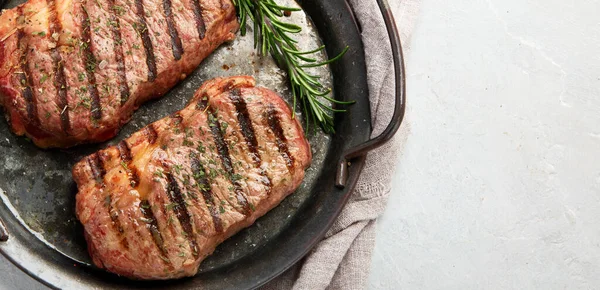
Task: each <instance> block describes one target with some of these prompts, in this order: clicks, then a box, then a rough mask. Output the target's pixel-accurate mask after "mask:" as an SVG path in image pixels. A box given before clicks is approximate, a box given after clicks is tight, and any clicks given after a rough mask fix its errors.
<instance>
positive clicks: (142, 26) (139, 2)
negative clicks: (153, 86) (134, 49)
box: [135, 0, 157, 82]
mask: <svg viewBox="0 0 600 290" xmlns="http://www.w3.org/2000/svg"><path fill="white" fill-rule="evenodd" d="M135 13H136V14H137V16H138V23H136V25H135V29H136V30H137V33H138V34H139V35H140V37H141V39H142V45H143V46H144V51H145V52H146V65H147V66H148V81H150V82H153V81H154V80H156V74H157V72H156V57H155V55H154V48H153V46H152V41H151V40H150V35H149V34H148V24H147V23H146V16H145V13H144V0H135Z"/></svg>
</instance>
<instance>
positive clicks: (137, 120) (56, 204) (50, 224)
mask: <svg viewBox="0 0 600 290" xmlns="http://www.w3.org/2000/svg"><path fill="white" fill-rule="evenodd" d="M23 2H24V1H22V0H15V1H8V3H7V4H6V5H5V6H4V7H5V8H11V7H14V6H16V5H18V4H20V3H23ZM278 2H279V3H282V4H286V5H292V6H297V3H296V2H294V1H293V0H281V1H278ZM286 20H289V21H292V22H293V23H295V24H298V25H300V26H301V27H302V28H303V31H302V33H301V34H300V35H298V36H297V38H298V40H299V47H300V48H302V49H305V50H308V49H313V48H316V47H318V46H319V45H321V40H320V39H319V37H318V32H317V31H316V29H315V27H314V25H313V24H312V23H311V21H310V20H309V19H308V18H307V16H306V15H305V14H304V12H294V13H293V14H292V16H291V17H289V18H287V19H286ZM249 28H250V29H249V31H248V34H247V35H246V36H244V37H242V36H240V35H239V34H238V38H237V39H236V40H234V41H233V42H231V43H228V44H225V45H223V46H221V47H220V48H219V49H218V50H217V51H215V52H214V53H213V54H212V55H211V56H210V57H209V58H207V59H206V60H205V61H204V62H203V63H202V64H201V65H200V67H199V68H198V69H197V70H196V71H195V72H194V73H193V74H191V75H190V76H188V77H187V79H185V80H184V81H182V82H181V83H179V84H178V85H177V86H176V87H175V88H173V89H172V90H171V91H170V92H169V93H167V94H166V95H165V96H163V97H162V98H160V99H158V100H155V101H151V102H149V103H146V104H144V105H142V107H141V108H140V109H139V110H138V111H137V112H135V114H134V116H133V118H132V120H131V122H129V123H128V124H127V125H125V126H124V127H123V129H122V131H121V132H120V134H119V135H118V136H117V137H115V138H114V139H113V140H111V141H109V142H106V143H104V144H96V145H83V146H78V147H75V148H73V149H66V150H59V149H53V150H41V149H39V148H37V147H35V146H34V145H33V144H32V143H31V142H30V141H28V140H26V138H23V137H17V136H15V135H14V134H12V133H11V132H10V130H9V128H8V124H7V123H6V121H4V120H3V121H1V122H0V153H1V155H2V158H0V198H1V200H2V202H3V203H5V204H6V205H7V207H8V208H9V209H10V210H11V212H12V214H13V215H14V216H15V217H16V218H17V219H18V220H19V222H20V223H21V225H22V226H24V227H25V228H26V229H27V230H29V231H30V232H31V233H32V234H34V236H35V237H37V238H38V239H40V240H41V241H42V242H43V243H45V244H46V245H47V246H49V247H51V248H53V249H54V250H56V251H57V252H59V253H61V254H63V255H65V256H66V257H68V258H70V259H72V260H74V261H77V262H79V263H81V264H84V265H90V264H91V259H90V258H89V255H88V253H87V248H86V243H85V240H84V238H83V228H82V226H81V225H80V223H79V221H78V220H77V219H76V217H75V194H76V193H77V188H76V185H75V183H74V182H73V180H72V177H71V171H70V170H71V168H72V166H73V165H74V164H75V163H76V162H77V161H78V160H80V159H81V158H82V157H84V156H86V155H88V154H90V153H93V152H95V151H97V150H99V149H101V148H104V147H106V146H109V145H113V144H116V143H117V142H118V141H120V140H123V139H124V138H126V137H127V136H129V135H130V134H132V133H133V132H135V131H138V130H139V129H141V128H142V127H144V126H146V125H147V124H149V123H151V122H153V121H156V120H159V119H161V118H163V117H165V116H168V115H169V114H171V113H173V112H175V111H177V110H180V109H182V108H183V107H184V106H185V104H186V103H187V101H188V100H189V99H190V98H191V96H192V95H193V93H194V92H195V90H196V89H197V88H199V87H200V85H201V84H202V83H203V82H204V81H206V80H209V79H211V78H214V77H218V76H233V75H251V76H254V77H255V78H256V80H257V83H258V85H259V86H263V87H266V88H269V89H272V90H274V91H276V92H277V93H279V94H280V95H281V96H282V97H283V98H284V99H285V100H286V101H288V103H290V104H291V103H292V102H291V92H290V88H289V84H288V81H287V77H286V74H285V73H284V72H283V71H282V70H281V69H280V68H279V67H277V65H276V64H275V63H274V62H273V60H272V58H271V57H269V56H267V57H260V56H259V55H257V53H256V52H255V49H254V46H253V45H254V40H253V37H252V29H251V27H249ZM325 57H326V56H325V54H318V55H317V59H318V60H323V59H325ZM309 72H310V73H312V74H315V75H318V76H320V77H321V80H322V82H323V84H324V85H325V86H326V87H331V83H332V79H331V71H330V69H329V67H320V68H315V69H310V70H309ZM298 117H299V118H302V114H301V113H300V112H298ZM308 137H309V141H310V143H311V146H312V152H313V156H314V157H313V158H314V159H313V164H312V166H311V167H310V168H309V169H308V170H307V173H306V178H305V180H304V183H303V184H302V185H301V186H300V188H298V190H297V191H296V192H295V193H294V194H292V195H291V196H290V197H288V198H287V199H286V200H284V201H283V202H282V204H281V205H280V206H278V207H277V208H275V209H274V210H272V211H271V212H269V213H268V214H267V215H266V216H264V217H263V218H261V219H259V220H258V221H257V222H256V223H255V224H254V225H253V226H252V227H250V228H248V229H246V230H243V231H242V232H240V233H239V234H237V235H235V236H234V237H232V238H231V239H229V240H227V241H226V242H224V243H223V244H221V245H220V246H219V247H218V248H217V250H216V251H215V253H214V254H213V255H212V256H210V257H209V258H207V259H206V260H205V261H204V262H203V263H202V265H201V269H200V272H210V271H212V270H215V269H219V268H222V267H224V266H227V265H230V264H232V263H234V262H235V261H237V260H239V259H242V258H244V257H245V256H248V255H250V254H252V253H253V252H254V251H255V250H256V249H259V248H260V247H261V246H262V245H265V244H267V243H268V241H269V240H271V239H273V238H274V237H275V236H276V235H277V234H279V233H280V232H281V231H282V230H283V229H285V228H286V227H287V225H288V224H289V223H290V221H291V220H292V218H293V217H294V215H295V214H296V213H297V211H298V210H299V208H301V206H302V205H303V204H304V203H305V202H307V201H308V199H309V198H310V197H311V189H312V188H313V187H314V185H315V183H316V179H317V177H318V176H320V174H321V171H322V168H323V161H324V160H325V158H326V156H327V155H328V152H329V149H330V145H331V140H330V137H329V136H327V135H325V134H323V133H321V132H320V130H310V132H309V134H308Z"/></svg>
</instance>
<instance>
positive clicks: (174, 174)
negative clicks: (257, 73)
mask: <svg viewBox="0 0 600 290" xmlns="http://www.w3.org/2000/svg"><path fill="white" fill-rule="evenodd" d="M310 161H311V151H310V147H309V144H308V141H307V140H306V138H305V137H304V133H303V130H302V127H301V126H300V124H299V122H298V120H297V119H295V118H293V117H292V112H291V110H290V108H289V107H288V106H287V104H286V103H285V102H284V101H283V100H282V99H281V98H280V97H279V96H277V95H276V94H275V93H274V92H272V91H270V90H267V89H264V88H257V87H254V79H253V78H251V77H246V76H241V77H232V78H217V79H214V80H211V81H208V82H206V83H205V84H204V85H202V87H201V88H200V89H199V90H198V91H197V92H196V94H195V96H194V97H193V98H192V100H191V101H190V103H189V104H188V105H187V107H186V108H185V109H183V110H181V111H179V112H177V113H174V114H173V115H171V116H170V117H167V118H164V119H162V120H159V121H157V122H155V123H152V124H150V125H148V126H147V127H146V128H144V129H142V130H141V131H139V132H137V133H135V134H133V135H132V136H131V137H129V138H128V139H126V140H124V141H122V142H121V143H119V144H118V145H117V146H112V147H108V148H107V149H104V150H101V151H99V152H97V153H95V154H92V155H90V156H88V157H85V158H83V159H82V160H81V161H80V162H79V163H77V164H76V165H75V167H74V168H73V177H74V179H75V181H76V182H77V186H78V188H79V193H78V194H77V215H78V218H79V220H80V221H81V223H82V224H83V226H84V230H85V236H86V239H87V241H88V249H89V252H90V255H91V256H92V258H93V261H94V263H95V264H96V265H97V266H98V267H101V268H105V269H107V270H108V271H111V272H114V273H116V274H119V275H123V276H127V277H132V278H137V279H170V278H178V277H183V276H192V275H194V274H195V273H196V272H197V270H198V266H199V265H200V262H201V261H202V260H203V259H204V258H206V256H208V255H210V254H211V253H212V252H213V250H214V249H215V247H216V246H217V245H218V244H219V243H221V242H222V241H223V240H225V239H227V238H228V237H230V236H232V235H233V234H235V233H236V232H238V231H239V230H241V229H242V228H245V227H247V226H249V225H251V224H252V223H253V222H254V221H255V220H256V219H257V218H258V217H260V216H262V215H264V214H265V213H266V212H267V211H269V210H271V209H272V208H273V207H275V206H277V205H278V204H279V203H280V202H281V201H282V200H283V199H284V198H285V197H286V196H287V195H289V194H290V193H291V192H293V191H294V190H295V189H296V188H297V187H298V186H299V185H300V183H301V182H302V179H303V178H304V170H305V169H306V167H308V165H309V163H310Z"/></svg>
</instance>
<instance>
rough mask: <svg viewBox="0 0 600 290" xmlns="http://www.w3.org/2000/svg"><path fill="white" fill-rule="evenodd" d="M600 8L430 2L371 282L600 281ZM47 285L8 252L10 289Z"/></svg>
mask: <svg viewBox="0 0 600 290" xmlns="http://www.w3.org/2000/svg"><path fill="white" fill-rule="evenodd" d="M397 1H399V0H391V2H392V6H396V5H397ZM574 2H577V4H574ZM598 11H600V1H598V0H581V1H558V0H546V1H541V0H502V1H501V0H487V1H484V0H475V1H473V0H470V1H469V0H455V1H445V0H424V1H423V4H422V7H421V15H420V17H419V20H418V23H417V25H416V29H415V31H414V33H413V39H412V41H411V50H410V52H409V53H408V54H407V70H408V76H407V82H408V93H409V102H408V110H407V117H406V123H405V126H404V127H403V128H402V132H401V134H405V135H406V136H408V138H407V141H406V142H405V143H404V145H403V146H404V150H403V153H402V155H400V156H398V164H399V169H398V172H397V174H396V179H395V180H394V184H393V189H392V190H393V192H392V195H391V198H390V203H389V205H388V209H387V211H386V213H385V215H384V216H383V218H382V219H381V220H380V221H379V223H378V237H377V241H376V248H375V252H374V255H373V262H372V271H371V278H370V282H369V285H370V288H372V289H565V288H566V289H596V288H599V287H600V276H598V275H597V273H599V272H600V262H599V258H600V230H599V229H598V227H597V225H596V223H595V222H596V221H597V220H598V215H599V213H600V163H598V162H597V160H600V151H599V150H598V149H597V148H598V145H600V125H599V124H600V114H598V112H599V109H600V98H599V95H600V94H599V93H600V86H599V85H600V54H599V52H600V23H599V21H598V17H597V12H598ZM397 16H401V15H397ZM36 288H39V284H37V283H36V282H35V281H33V280H32V279H30V278H29V277H27V276H26V275H24V274H22V273H21V272H19V271H18V270H17V269H16V268H14V267H13V266H12V265H10V263H9V262H7V261H6V260H5V259H4V258H2V257H0V289H36Z"/></svg>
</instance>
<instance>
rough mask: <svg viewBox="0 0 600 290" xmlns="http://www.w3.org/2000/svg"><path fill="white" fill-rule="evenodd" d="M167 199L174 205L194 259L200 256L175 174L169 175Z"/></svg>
mask: <svg viewBox="0 0 600 290" xmlns="http://www.w3.org/2000/svg"><path fill="white" fill-rule="evenodd" d="M167 182H168V183H167V198H168V199H169V202H171V203H174V204H175V206H174V207H173V211H174V212H175V216H177V219H178V220H179V223H180V224H181V228H182V229H183V232H184V236H185V238H186V239H187V240H188V242H189V244H190V249H191V250H192V255H194V257H197V256H198V244H197V243H196V240H195V239H194V230H193V228H192V223H191V218H190V213H189V211H188V208H187V205H186V202H185V200H184V198H183V193H182V192H181V189H180V188H179V185H178V184H177V180H175V177H173V173H172V172H171V173H167Z"/></svg>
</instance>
